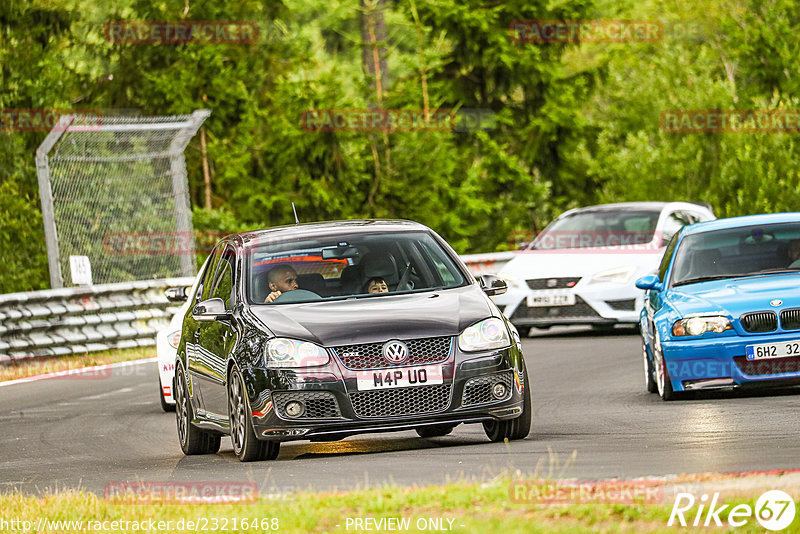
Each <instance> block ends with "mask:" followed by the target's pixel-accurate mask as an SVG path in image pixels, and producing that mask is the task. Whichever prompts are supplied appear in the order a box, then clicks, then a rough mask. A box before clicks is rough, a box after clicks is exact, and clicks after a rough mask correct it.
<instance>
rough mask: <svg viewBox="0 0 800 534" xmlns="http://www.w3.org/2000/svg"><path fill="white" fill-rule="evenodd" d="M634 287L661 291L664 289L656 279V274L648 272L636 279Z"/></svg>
mask: <svg viewBox="0 0 800 534" xmlns="http://www.w3.org/2000/svg"><path fill="white" fill-rule="evenodd" d="M636 287H638V288H639V289H644V290H645V291H649V290H655V291H661V290H662V289H664V284H662V283H661V280H659V279H658V275H657V274H648V275H647V276H643V277H641V278H639V279H638V280H636Z"/></svg>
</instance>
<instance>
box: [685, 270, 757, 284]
mask: <svg viewBox="0 0 800 534" xmlns="http://www.w3.org/2000/svg"><path fill="white" fill-rule="evenodd" d="M742 276H749V274H747V273H739V274H713V275H709V276H696V277H694V278H687V279H686V280H681V281H680V282H675V283H674V284H672V287H678V286H684V285H686V284H698V283H700V282H709V281H711V280H724V279H725V278H740V277H742Z"/></svg>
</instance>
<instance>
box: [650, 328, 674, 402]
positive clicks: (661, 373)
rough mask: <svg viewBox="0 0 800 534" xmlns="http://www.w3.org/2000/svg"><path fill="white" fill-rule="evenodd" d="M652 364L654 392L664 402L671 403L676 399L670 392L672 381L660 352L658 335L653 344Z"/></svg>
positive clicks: (671, 391)
mask: <svg viewBox="0 0 800 534" xmlns="http://www.w3.org/2000/svg"><path fill="white" fill-rule="evenodd" d="M653 362H654V363H655V375H656V376H655V378H656V390H657V391H658V395H659V397H661V400H664V401H671V400H675V399H676V398H677V394H676V393H675V392H674V391H673V390H672V381H671V380H670V378H669V369H667V362H666V361H665V360H664V354H663V353H662V352H661V348H660V343H659V340H658V335H656V338H655V341H654V342H653Z"/></svg>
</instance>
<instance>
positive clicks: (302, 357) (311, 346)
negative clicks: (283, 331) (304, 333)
mask: <svg viewBox="0 0 800 534" xmlns="http://www.w3.org/2000/svg"><path fill="white" fill-rule="evenodd" d="M329 361H330V357H329V356H328V352H327V351H326V350H325V349H323V348H322V347H320V346H319V345H317V344H316V343H311V342H310V341H300V340H298V339H289V338H285V337H275V338H272V339H270V340H269V341H268V342H267V348H266V351H265V354H264V363H265V365H266V366H267V367H269V368H284V367H319V366H320V365H326V364H327V363H328V362H329Z"/></svg>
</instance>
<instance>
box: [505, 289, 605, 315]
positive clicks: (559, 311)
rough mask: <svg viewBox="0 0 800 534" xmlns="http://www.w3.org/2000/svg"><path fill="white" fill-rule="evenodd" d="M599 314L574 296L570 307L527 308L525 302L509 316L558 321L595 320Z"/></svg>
mask: <svg viewBox="0 0 800 534" xmlns="http://www.w3.org/2000/svg"><path fill="white" fill-rule="evenodd" d="M597 317H600V314H599V313H597V312H596V311H594V308H592V307H591V306H589V305H588V304H587V303H586V301H585V300H583V299H582V298H580V297H579V296H577V295H575V304H574V305H572V306H534V307H531V308H529V307H528V306H527V305H526V304H525V301H522V303H521V304H520V305H519V307H518V308H517V309H516V310H515V311H514V313H513V314H512V315H511V320H512V321H514V320H515V319H560V318H570V319H572V318H597Z"/></svg>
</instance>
